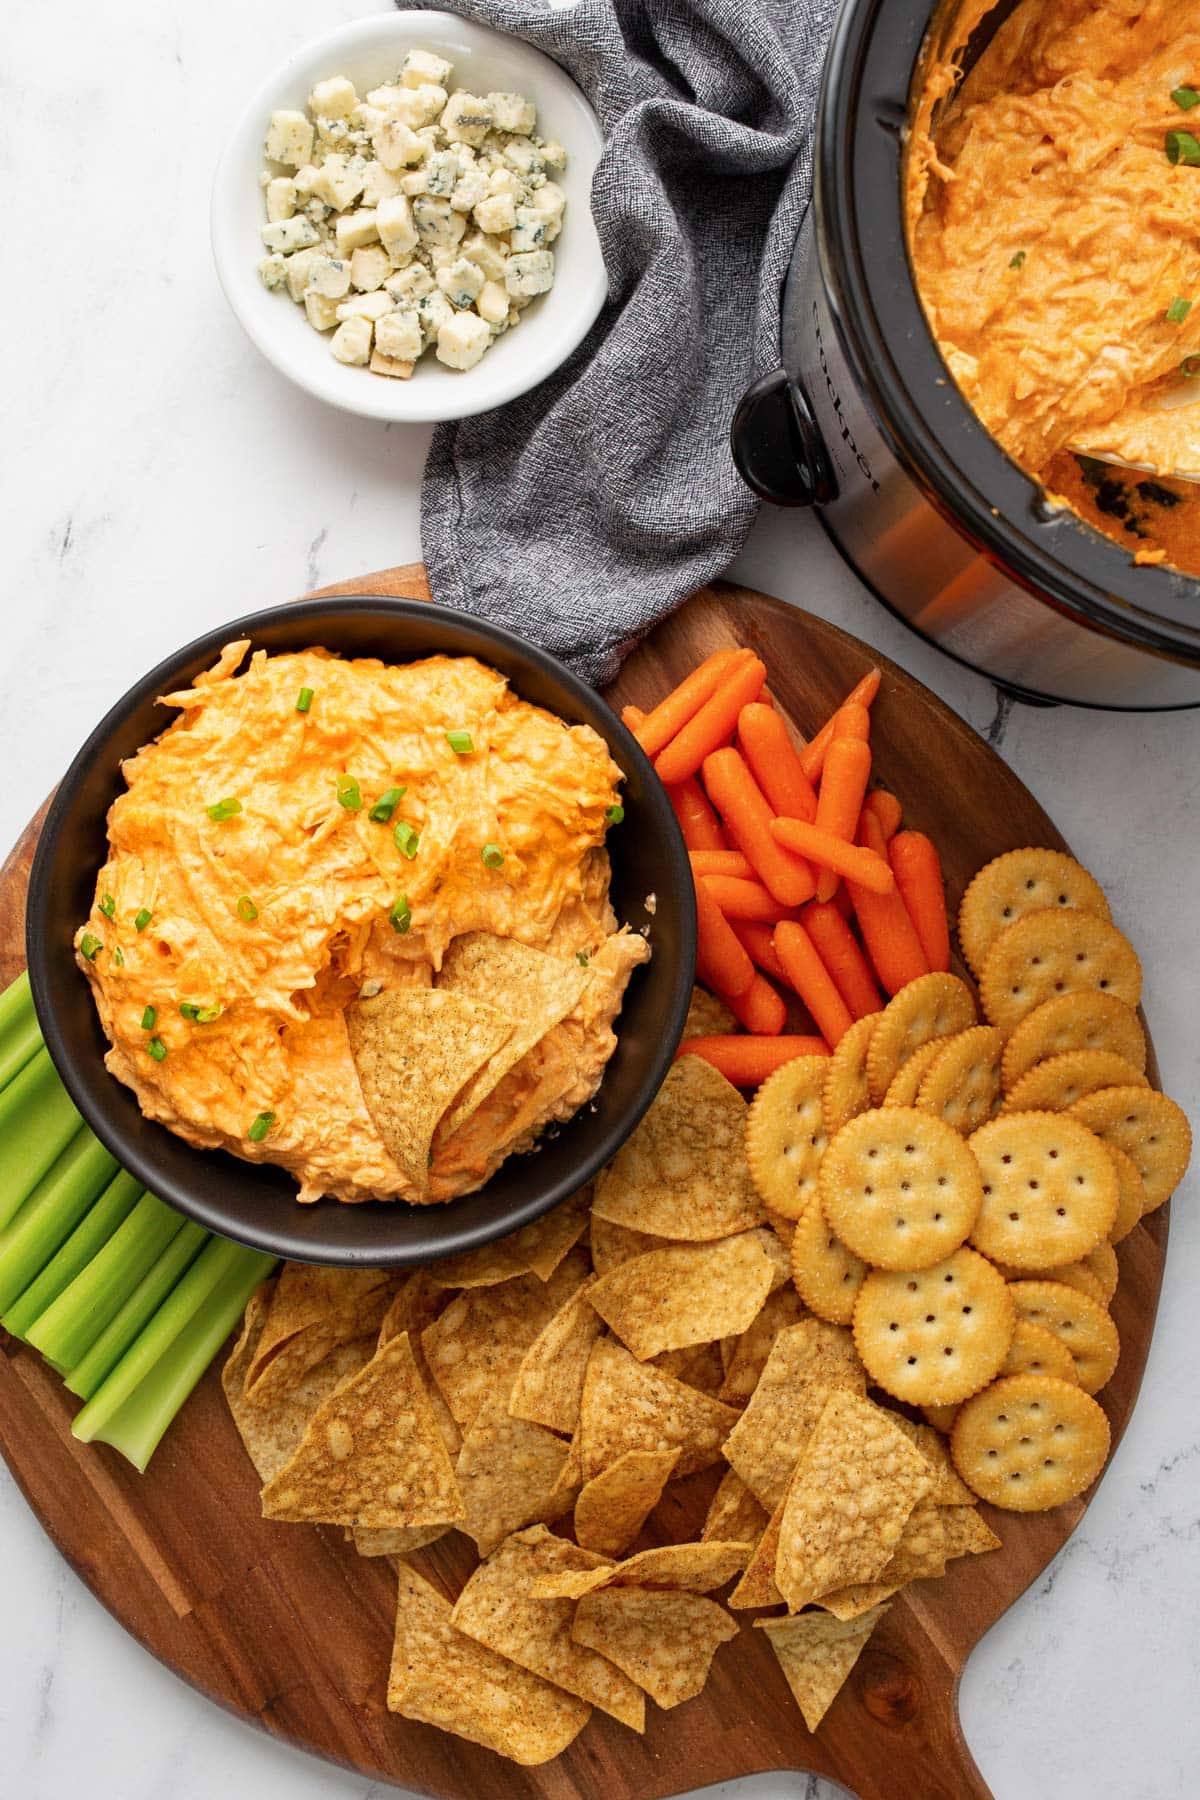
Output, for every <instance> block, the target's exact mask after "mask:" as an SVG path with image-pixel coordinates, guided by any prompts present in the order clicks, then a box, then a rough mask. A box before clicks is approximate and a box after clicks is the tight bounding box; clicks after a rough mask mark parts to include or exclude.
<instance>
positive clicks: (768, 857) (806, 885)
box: [704, 749, 816, 906]
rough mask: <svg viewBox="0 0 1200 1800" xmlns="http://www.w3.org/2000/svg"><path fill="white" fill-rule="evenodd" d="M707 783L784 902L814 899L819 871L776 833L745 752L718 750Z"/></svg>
mask: <svg viewBox="0 0 1200 1800" xmlns="http://www.w3.org/2000/svg"><path fill="white" fill-rule="evenodd" d="M704 786H705V788H706V789H707V790H708V797H709V799H710V800H711V801H712V803H713V805H714V806H715V807H716V809H717V811H718V812H719V813H720V815H721V818H722V819H723V820H724V823H725V829H726V830H727V831H728V833H729V835H730V837H731V838H732V839H733V841H734V843H735V844H736V845H737V847H738V849H739V850H740V851H741V853H742V855H743V856H744V857H745V858H746V860H747V862H749V863H752V864H753V866H754V868H755V870H756V871H757V873H758V878H759V880H760V881H761V882H762V884H763V886H764V887H765V888H768V889H769V890H770V892H771V893H772V894H773V895H774V896H775V898H776V900H778V901H779V903H780V905H781V906H800V905H802V904H803V902H804V901H805V900H811V899H812V895H813V889H814V887H815V886H816V882H815V880H814V879H813V872H812V870H811V869H810V868H809V866H808V864H807V863H806V862H802V861H801V860H800V859H799V858H797V857H795V856H792V855H790V854H789V852H788V851H787V850H786V849H784V848H783V846H782V845H780V844H778V843H777V842H776V841H775V839H774V838H773V837H772V835H771V821H772V818H773V816H774V815H773V814H772V812H771V808H770V805H769V804H768V801H767V798H766V795H765V794H764V793H763V791H762V789H761V788H760V787H759V785H758V783H757V781H755V779H754V777H753V775H752V774H751V773H750V770H749V769H748V768H747V766H746V760H745V758H744V757H743V756H742V754H741V752H740V751H738V750H731V749H727V750H715V751H714V752H713V753H712V755H711V756H706V757H705V759H704Z"/></svg>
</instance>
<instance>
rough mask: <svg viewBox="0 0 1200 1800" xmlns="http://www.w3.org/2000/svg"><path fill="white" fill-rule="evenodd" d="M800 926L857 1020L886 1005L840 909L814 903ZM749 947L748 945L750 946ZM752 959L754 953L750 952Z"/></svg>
mask: <svg viewBox="0 0 1200 1800" xmlns="http://www.w3.org/2000/svg"><path fill="white" fill-rule="evenodd" d="M800 920H801V923H802V924H803V926H804V929H805V931H807V933H808V935H809V937H810V938H811V939H812V941H813V943H814V945H815V946H816V951H817V955H818V956H819V957H820V958H821V961H822V962H823V963H824V964H825V967H826V968H827V969H828V970H829V973H830V974H831V975H832V977H833V984H834V986H835V987H836V988H837V991H838V993H839V994H840V995H841V996H842V999H843V1000H844V1001H845V1002H846V1005H847V1006H848V1007H849V1008H850V1011H851V1012H852V1013H853V1015H854V1017H855V1018H856V1019H864V1018H866V1016H867V1014H868V1013H875V1012H878V1011H879V1010H880V1008H881V1007H882V1005H883V998H882V996H881V995H880V992H879V989H878V988H877V987H876V985H875V977H874V976H873V975H872V973H871V970H870V967H869V965H868V963H867V959H866V957H865V956H864V955H863V953H862V951H861V950H860V949H859V945H858V939H857V938H856V937H855V935H854V933H853V932H852V931H851V929H850V927H849V925H847V923H846V921H845V919H844V918H843V917H842V915H841V913H840V912H839V911H838V909H837V907H836V906H834V905H833V904H832V902H830V903H829V904H822V903H821V902H820V901H817V900H813V901H811V902H810V904H809V905H808V906H806V907H805V908H804V911H803V912H802V913H801V915H800ZM747 948H749V946H747ZM750 954H751V956H753V955H754V952H753V951H752V950H751V952H750Z"/></svg>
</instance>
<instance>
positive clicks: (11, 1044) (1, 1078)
mask: <svg viewBox="0 0 1200 1800" xmlns="http://www.w3.org/2000/svg"><path fill="white" fill-rule="evenodd" d="M41 1048H42V1032H41V1027H40V1026H39V1024H38V1022H37V1014H36V1013H35V1012H34V1010H33V1008H32V1007H30V1009H29V1016H28V1018H23V1017H22V1018H17V1019H14V1020H13V1022H12V1024H11V1025H9V1026H8V1027H7V1028H6V1029H4V1030H3V1031H0V1088H3V1087H7V1086H8V1084H9V1082H10V1081H11V1080H12V1079H13V1077H14V1075H19V1074H20V1072H21V1070H22V1069H23V1068H24V1067H25V1065H26V1063H29V1062H32V1061H33V1058H34V1057H35V1056H36V1055H37V1053H38V1051H39V1050H40V1049H41Z"/></svg>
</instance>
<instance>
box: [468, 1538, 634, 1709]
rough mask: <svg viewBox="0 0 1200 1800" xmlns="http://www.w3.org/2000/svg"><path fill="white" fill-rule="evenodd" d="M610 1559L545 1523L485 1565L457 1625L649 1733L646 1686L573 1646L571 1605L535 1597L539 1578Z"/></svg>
mask: <svg viewBox="0 0 1200 1800" xmlns="http://www.w3.org/2000/svg"><path fill="white" fill-rule="evenodd" d="M603 1560H604V1559H603V1558H602V1557H597V1556H593V1555H592V1554H591V1553H590V1552H589V1551H587V1550H580V1549H578V1548H577V1547H576V1545H574V1544H569V1543H568V1542H567V1540H566V1539H565V1538H560V1537H554V1536H553V1535H552V1534H551V1533H550V1532H549V1531H547V1530H546V1528H545V1526H544V1525H534V1526H531V1528H530V1529H529V1530H528V1531H522V1532H518V1533H517V1534H516V1536H514V1537H510V1538H508V1539H506V1540H505V1542H504V1543H503V1544H501V1546H500V1548H499V1549H498V1550H496V1551H493V1553H492V1555H491V1556H489V1558H488V1559H487V1561H486V1562H483V1563H480V1565H479V1567H478V1568H477V1569H476V1571H475V1573H474V1574H473V1575H472V1577H471V1579H470V1580H469V1581H468V1583H467V1585H466V1587H465V1588H464V1589H463V1591H462V1593H461V1594H460V1595H459V1597H458V1603H457V1605H456V1606H455V1608H454V1613H453V1622H454V1624H455V1625H456V1626H457V1628H458V1629H459V1631H465V1632H466V1634H467V1636H468V1637H472V1638H474V1639H475V1640H476V1642H478V1643H480V1644H486V1645H487V1646H488V1648H489V1649H490V1650H495V1651H497V1652H498V1654H499V1655H501V1656H507V1657H509V1658H510V1660H511V1661H513V1662H515V1663H519V1664H520V1666H521V1668H523V1669H528V1670H529V1671H530V1672H531V1673H532V1674H534V1675H540V1676H542V1678H543V1679H544V1680H546V1681H553V1682H554V1683H555V1684H556V1685H557V1686H558V1687H560V1688H564V1689H565V1690H566V1692H567V1693H568V1694H576V1695H578V1697H579V1698H580V1699H581V1700H588V1701H590V1702H591V1704H592V1705H593V1706H598V1707H600V1708H601V1710H602V1711H604V1712H607V1713H611V1715H612V1717H613V1718H614V1719H619V1720H620V1721H621V1723H622V1724H623V1725H629V1726H631V1727H632V1729H633V1730H634V1731H642V1730H644V1729H645V1720H646V1709H645V1701H644V1699H643V1696H642V1693H641V1690H640V1688H638V1687H636V1686H635V1684H634V1683H633V1682H632V1681H630V1679H629V1677H628V1675H623V1674H622V1673H621V1671H620V1670H619V1669H617V1668H614V1667H613V1665H612V1663H610V1662H608V1661H606V1659H605V1658H604V1657H602V1656H597V1655H596V1652H595V1651H594V1650H588V1649H585V1648H584V1646H583V1645H582V1644H576V1643H574V1642H573V1641H572V1638H571V1621H572V1618H573V1616H574V1612H575V1608H574V1606H573V1605H572V1604H571V1602H570V1601H569V1600H535V1599H533V1598H532V1596H531V1593H530V1589H531V1587H532V1585H533V1583H534V1581H535V1580H536V1579H537V1578H538V1577H539V1576H543V1575H550V1574H556V1573H560V1572H562V1571H564V1570H568V1569H591V1568H595V1567H596V1566H597V1564H599V1563H602V1562H603Z"/></svg>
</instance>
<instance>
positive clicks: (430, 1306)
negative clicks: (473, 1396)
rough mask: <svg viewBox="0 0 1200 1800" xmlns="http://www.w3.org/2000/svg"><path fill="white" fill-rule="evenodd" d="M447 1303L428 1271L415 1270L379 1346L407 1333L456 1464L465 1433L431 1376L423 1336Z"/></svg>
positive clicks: (385, 1317)
mask: <svg viewBox="0 0 1200 1800" xmlns="http://www.w3.org/2000/svg"><path fill="white" fill-rule="evenodd" d="M446 1299H447V1296H446V1293H445V1290H444V1289H442V1288H439V1287H438V1286H436V1284H435V1283H434V1282H433V1281H431V1280H430V1278H429V1271H428V1269H416V1270H414V1272H413V1273H412V1274H411V1275H410V1276H409V1277H408V1279H407V1281H405V1283H404V1285H403V1286H402V1287H401V1289H400V1292H399V1293H398V1294H397V1295H396V1298H395V1299H394V1300H393V1301H392V1304H391V1305H390V1306H389V1307H388V1310H387V1312H386V1313H385V1314H384V1315H383V1319H382V1322H381V1323H380V1326H379V1345H380V1348H381V1349H382V1347H383V1345H384V1344H390V1343H391V1341H392V1339H393V1338H394V1337H399V1335H400V1333H401V1332H402V1331H407V1333H408V1347H409V1349H410V1350H411V1351H412V1353H413V1361H414V1362H415V1363H416V1365H417V1374H418V1375H419V1376H420V1377H421V1385H422V1387H423V1388H424V1389H425V1393H426V1396H427V1398H428V1400H429V1404H430V1406H431V1407H432V1409H433V1416H434V1419H435V1421H436V1423H437V1428H438V1432H439V1433H440V1435H441V1439H442V1442H443V1444H445V1446H446V1455H447V1456H448V1457H449V1458H450V1460H451V1462H453V1461H454V1459H455V1458H456V1457H457V1455H458V1453H459V1451H460V1450H461V1448H462V1432H461V1431H460V1430H459V1429H458V1425H457V1423H456V1422H455V1418H454V1414H453V1413H452V1412H451V1411H450V1408H449V1407H448V1406H447V1405H446V1402H445V1400H444V1399H443V1397H442V1390H441V1388H439V1386H438V1384H437V1382H436V1381H435V1380H434V1379H433V1376H432V1374H431V1373H430V1369H429V1364H428V1363H427V1362H426V1360H425V1350H424V1347H423V1345H422V1343H421V1333H422V1332H423V1331H424V1330H426V1328H427V1327H428V1326H430V1325H432V1323H433V1321H434V1320H435V1319H437V1318H439V1317H440V1316H441V1314H442V1312H443V1311H444V1310H445V1306H446Z"/></svg>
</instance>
